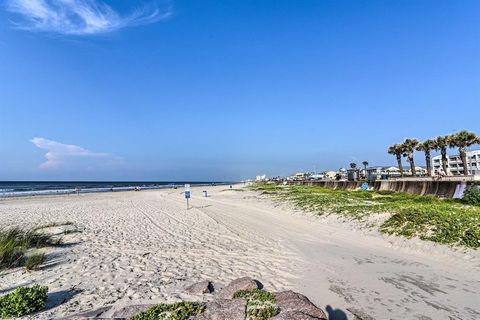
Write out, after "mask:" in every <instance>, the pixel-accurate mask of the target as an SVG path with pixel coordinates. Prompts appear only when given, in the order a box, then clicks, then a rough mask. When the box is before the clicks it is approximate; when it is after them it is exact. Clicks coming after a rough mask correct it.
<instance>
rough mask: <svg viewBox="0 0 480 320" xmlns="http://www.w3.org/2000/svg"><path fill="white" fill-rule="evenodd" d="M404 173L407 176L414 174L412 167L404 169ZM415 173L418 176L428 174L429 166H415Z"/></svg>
mask: <svg viewBox="0 0 480 320" xmlns="http://www.w3.org/2000/svg"><path fill="white" fill-rule="evenodd" d="M403 171H404V174H405V175H407V176H409V175H410V176H411V175H412V171H411V170H410V167H408V168H406V169H404V170H403ZM415 174H416V175H417V176H426V175H428V172H427V168H425V167H415Z"/></svg>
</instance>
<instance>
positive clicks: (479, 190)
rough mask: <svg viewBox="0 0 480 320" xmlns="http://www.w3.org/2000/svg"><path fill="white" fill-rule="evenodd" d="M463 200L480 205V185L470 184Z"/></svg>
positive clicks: (466, 202)
mask: <svg viewBox="0 0 480 320" xmlns="http://www.w3.org/2000/svg"><path fill="white" fill-rule="evenodd" d="M462 202H463V203H465V204H471V205H480V186H469V187H468V188H467V190H465V193H464V194H463V198H462Z"/></svg>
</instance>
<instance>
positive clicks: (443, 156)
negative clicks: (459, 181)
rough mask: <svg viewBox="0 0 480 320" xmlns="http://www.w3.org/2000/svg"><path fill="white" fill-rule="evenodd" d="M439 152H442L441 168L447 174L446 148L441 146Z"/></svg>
mask: <svg viewBox="0 0 480 320" xmlns="http://www.w3.org/2000/svg"><path fill="white" fill-rule="evenodd" d="M441 153H442V168H443V172H445V175H448V171H447V169H448V168H447V161H448V160H447V149H446V148H442V149H441Z"/></svg>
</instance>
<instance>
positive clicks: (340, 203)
mask: <svg viewBox="0 0 480 320" xmlns="http://www.w3.org/2000/svg"><path fill="white" fill-rule="evenodd" d="M250 189H251V190H255V191H259V192H267V193H268V194H271V195H272V196H274V197H275V198H276V199H278V200H281V201H288V202H290V203H292V204H294V205H295V206H296V207H297V208H300V209H302V210H304V211H309V212H313V213H315V214H318V215H323V214H332V213H333V214H338V215H342V216H345V217H348V218H351V219H358V220H362V219H364V218H366V217H367V216H370V215H373V214H379V213H391V214H392V216H391V217H390V218H389V219H387V220H386V221H385V222H384V223H383V224H382V225H381V226H380V230H381V231H382V232H383V233H386V234H392V235H400V236H405V237H408V238H411V237H415V236H418V237H420V238H421V239H424V240H430V241H434V242H439V243H444V244H449V245H461V246H466V247H469V248H474V249H476V248H478V247H480V206H476V205H475V206H472V205H466V204H464V203H462V201H458V200H452V199H440V198H437V197H434V196H419V195H412V194H408V193H400V192H398V193H396V192H390V191H379V192H373V191H360V190H358V191H356V190H355V191H354V190H334V189H327V188H320V187H315V186H296V185H294V186H280V185H277V184H271V183H256V184H253V185H252V186H251V187H250ZM469 189H470V188H469ZM467 191H468V189H467ZM470 192H471V191H470ZM474 192H476V191H474ZM472 198H473V197H472Z"/></svg>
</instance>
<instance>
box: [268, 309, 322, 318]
mask: <svg viewBox="0 0 480 320" xmlns="http://www.w3.org/2000/svg"><path fill="white" fill-rule="evenodd" d="M318 319H324V318H317V317H312V316H310V315H308V314H305V313H303V312H301V311H286V312H281V313H280V314H278V315H276V316H275V317H273V318H270V320H318Z"/></svg>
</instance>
